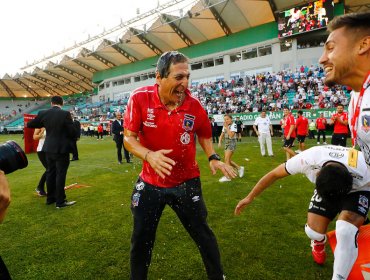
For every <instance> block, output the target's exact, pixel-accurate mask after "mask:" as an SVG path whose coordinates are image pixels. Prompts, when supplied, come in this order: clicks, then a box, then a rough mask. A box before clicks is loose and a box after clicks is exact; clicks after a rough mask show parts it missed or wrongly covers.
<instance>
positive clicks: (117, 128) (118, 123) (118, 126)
mask: <svg viewBox="0 0 370 280" xmlns="http://www.w3.org/2000/svg"><path fill="white" fill-rule="evenodd" d="M112 133H113V140H114V142H116V148H117V159H118V164H122V147H123V152H124V154H125V159H126V162H127V163H131V161H130V154H129V152H128V151H127V150H126V148H125V147H124V146H123V123H122V114H121V113H120V112H116V119H115V120H114V122H113V123H112Z"/></svg>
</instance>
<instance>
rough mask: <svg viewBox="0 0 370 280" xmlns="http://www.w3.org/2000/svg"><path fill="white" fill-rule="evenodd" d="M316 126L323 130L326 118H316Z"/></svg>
mask: <svg viewBox="0 0 370 280" xmlns="http://www.w3.org/2000/svg"><path fill="white" fill-rule="evenodd" d="M316 126H317V129H319V130H325V129H326V119H325V118H318V119H316Z"/></svg>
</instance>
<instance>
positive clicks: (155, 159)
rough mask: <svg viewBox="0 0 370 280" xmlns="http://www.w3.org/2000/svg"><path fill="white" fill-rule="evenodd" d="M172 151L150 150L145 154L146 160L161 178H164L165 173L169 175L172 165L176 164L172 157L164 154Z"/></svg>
mask: <svg viewBox="0 0 370 280" xmlns="http://www.w3.org/2000/svg"><path fill="white" fill-rule="evenodd" d="M172 151H173V150H158V151H155V152H154V151H150V152H149V153H148V154H147V156H146V161H147V162H148V163H149V164H150V166H151V167H152V168H153V169H154V171H155V172H156V173H157V174H158V175H159V177H161V178H162V179H164V178H165V177H166V175H167V176H170V175H171V171H172V167H173V166H174V165H175V164H176V162H175V161H174V160H173V159H171V158H169V157H167V156H166V155H167V154H169V153H171V152H172Z"/></svg>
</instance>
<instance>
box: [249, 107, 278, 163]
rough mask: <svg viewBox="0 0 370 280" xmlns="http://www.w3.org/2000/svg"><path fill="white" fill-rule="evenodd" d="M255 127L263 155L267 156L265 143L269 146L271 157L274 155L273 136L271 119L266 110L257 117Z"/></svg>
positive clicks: (268, 150)
mask: <svg viewBox="0 0 370 280" xmlns="http://www.w3.org/2000/svg"><path fill="white" fill-rule="evenodd" d="M253 129H254V131H255V132H256V134H257V136H258V142H259V143H260V149H261V155H262V156H263V157H264V156H266V149H265V145H266V146H267V153H268V155H269V156H270V157H273V156H274V153H273V151H272V141H271V136H273V134H274V133H273V130H272V124H271V120H270V118H269V117H268V116H266V111H264V110H263V111H262V112H261V116H260V117H257V118H256V120H255V121H254V124H253Z"/></svg>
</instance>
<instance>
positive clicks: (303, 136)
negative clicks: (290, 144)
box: [297, 135, 306, 143]
mask: <svg viewBox="0 0 370 280" xmlns="http://www.w3.org/2000/svg"><path fill="white" fill-rule="evenodd" d="M305 139H306V135H297V141H298V142H299V143H304V140H305Z"/></svg>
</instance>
